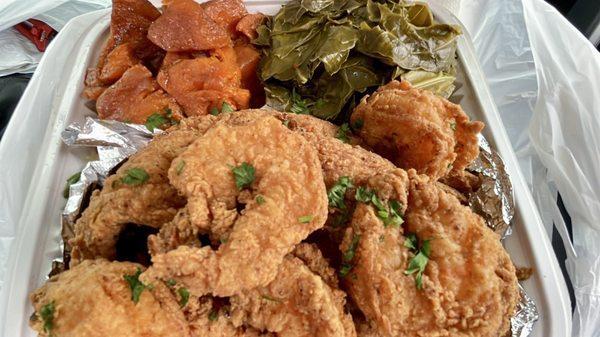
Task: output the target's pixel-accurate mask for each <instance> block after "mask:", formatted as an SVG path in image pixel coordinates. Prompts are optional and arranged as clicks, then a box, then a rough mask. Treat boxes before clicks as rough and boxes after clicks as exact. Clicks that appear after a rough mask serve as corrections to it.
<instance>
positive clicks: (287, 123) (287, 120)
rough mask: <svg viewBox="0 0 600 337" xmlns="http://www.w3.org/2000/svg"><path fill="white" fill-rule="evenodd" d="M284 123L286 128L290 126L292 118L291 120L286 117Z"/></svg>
mask: <svg viewBox="0 0 600 337" xmlns="http://www.w3.org/2000/svg"><path fill="white" fill-rule="evenodd" d="M282 123H283V125H284V126H285V127H286V128H289V127H290V120H289V119H286V120H284V121H283V122H282Z"/></svg>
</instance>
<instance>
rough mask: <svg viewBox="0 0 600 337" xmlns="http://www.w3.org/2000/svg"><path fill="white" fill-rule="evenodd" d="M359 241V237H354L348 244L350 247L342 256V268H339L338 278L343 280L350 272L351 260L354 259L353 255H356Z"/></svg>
mask: <svg viewBox="0 0 600 337" xmlns="http://www.w3.org/2000/svg"><path fill="white" fill-rule="evenodd" d="M359 241H360V235H354V236H353V237H352V241H351V242H350V246H348V249H346V251H345V252H344V255H343V256H342V266H341V268H340V272H339V274H340V277H342V278H344V277H346V276H347V275H348V273H350V271H351V270H352V267H353V266H352V264H351V262H352V259H354V255H355V254H356V248H358V243H359Z"/></svg>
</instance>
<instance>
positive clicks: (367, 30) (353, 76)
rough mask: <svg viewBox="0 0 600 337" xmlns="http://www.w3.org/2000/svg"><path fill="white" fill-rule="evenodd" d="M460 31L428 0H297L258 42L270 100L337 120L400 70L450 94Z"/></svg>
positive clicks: (420, 84) (268, 24) (418, 83)
mask: <svg viewBox="0 0 600 337" xmlns="http://www.w3.org/2000/svg"><path fill="white" fill-rule="evenodd" d="M459 34H460V30H459V29H458V28H457V27H455V26H451V25H445V24H439V23H436V22H435V21H434V20H433V17H432V15H431V12H430V11H429V8H428V7H427V5H426V4H423V3H404V2H395V1H392V0H293V1H291V2H289V3H287V4H286V5H284V6H283V7H282V8H281V10H280V11H279V13H277V15H275V16H274V17H272V18H271V19H270V20H268V21H267V22H266V23H265V24H264V25H263V26H260V27H259V28H258V37H257V38H256V39H255V40H254V41H253V42H254V44H255V45H257V46H260V47H262V52H263V58H262V60H261V65H260V70H259V75H260V77H261V79H262V80H263V81H264V82H265V86H266V92H267V103H268V104H269V105H271V106H272V107H274V108H277V109H281V110H286V111H293V112H296V113H310V114H313V115H316V116H318V117H321V118H324V119H335V118H336V117H338V116H339V115H340V112H346V113H347V112H348V111H349V110H350V109H351V108H352V107H353V106H354V104H355V103H356V101H357V100H358V99H360V97H361V96H362V94H363V93H365V91H367V90H369V89H371V90H372V89H373V88H374V87H377V86H379V85H382V84H384V83H386V82H387V81H389V80H391V79H396V78H398V77H400V78H401V79H402V80H407V81H410V82H411V83H413V84H414V85H415V86H417V87H420V88H425V89H429V90H432V91H434V92H436V93H437V94H440V95H443V96H445V97H448V96H449V95H450V94H451V93H452V91H453V89H454V85H453V82H454V66H455V63H456V59H455V54H456V37H457V36H458V35H459ZM344 115H345V114H343V115H341V116H342V117H340V118H343V117H344Z"/></svg>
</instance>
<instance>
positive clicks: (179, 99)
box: [84, 0, 264, 127]
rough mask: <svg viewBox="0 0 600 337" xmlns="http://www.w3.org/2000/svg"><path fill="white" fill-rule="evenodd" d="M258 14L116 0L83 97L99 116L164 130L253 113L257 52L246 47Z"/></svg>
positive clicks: (230, 3)
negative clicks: (215, 115)
mask: <svg viewBox="0 0 600 337" xmlns="http://www.w3.org/2000/svg"><path fill="white" fill-rule="evenodd" d="M263 19H264V16H263V15H262V14H249V13H248V12H247V11H246V9H245V7H244V5H243V3H242V2H241V1H240V0H212V1H209V2H205V3H203V4H198V3H196V2H195V1H193V0H173V1H169V2H168V3H167V2H166V4H165V7H164V9H163V11H162V13H161V12H159V10H158V9H156V8H155V7H154V6H153V5H152V4H151V3H150V2H149V1H147V0H114V1H113V9H112V17H111V23H110V35H109V37H108V40H107V41H106V43H105V45H104V47H103V49H102V52H101V54H100V57H99V60H98V63H97V65H96V67H94V68H91V69H89V70H88V72H87V74H86V78H85V90H84V96H85V97H86V98H88V99H90V100H93V101H95V108H96V111H97V112H98V116H99V117H100V118H102V119H114V120H119V121H122V122H131V123H137V124H147V125H148V124H149V125H151V126H152V127H167V126H169V125H171V124H172V123H174V122H176V121H178V120H180V119H182V118H183V117H184V116H196V115H206V114H208V113H211V112H214V111H216V112H220V111H222V110H223V109H225V110H238V109H247V108H249V107H259V106H262V105H263V103H264V90H263V88H262V85H261V84H260V82H259V80H258V77H257V75H256V67H257V66H258V62H259V60H260V54H259V52H258V51H257V50H256V49H255V48H254V47H253V46H252V45H251V44H250V39H252V38H254V37H255V34H256V27H257V26H258V25H260V24H261V22H262V20H263Z"/></svg>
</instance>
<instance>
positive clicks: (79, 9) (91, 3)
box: [0, 0, 111, 76]
mask: <svg viewBox="0 0 600 337" xmlns="http://www.w3.org/2000/svg"><path fill="white" fill-rule="evenodd" d="M110 4H111V1H110V0H43V1H40V0H9V1H0V76H6V75H10V74H13V73H30V72H33V71H34V70H35V68H36V67H37V64H38V63H39V61H40V58H41V57H42V53H41V52H39V51H38V50H37V49H36V47H35V46H34V44H33V43H32V42H31V41H29V40H28V39H27V38H25V37H24V36H23V35H21V34H20V33H19V32H17V30H15V29H13V28H11V27H12V26H14V25H16V24H17V23H19V22H22V21H25V20H27V19H30V18H35V19H38V20H41V21H43V22H45V23H47V24H48V25H49V26H50V27H52V28H54V29H55V30H57V31H60V30H61V29H62V27H63V26H64V25H65V24H66V23H67V21H69V20H70V19H71V18H74V17H76V16H78V15H81V14H83V13H88V12H91V11H95V10H98V9H102V8H107V7H108V6H110Z"/></svg>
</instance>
